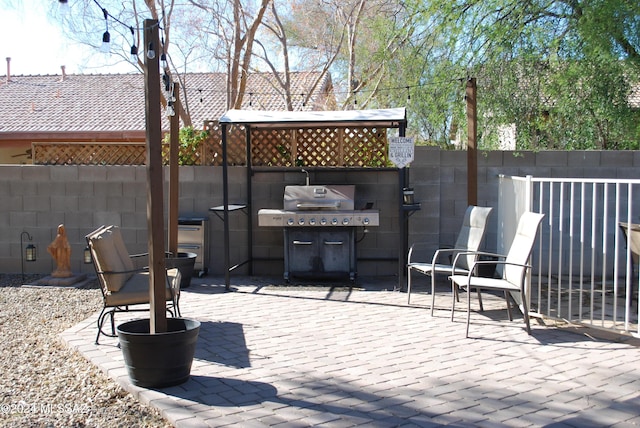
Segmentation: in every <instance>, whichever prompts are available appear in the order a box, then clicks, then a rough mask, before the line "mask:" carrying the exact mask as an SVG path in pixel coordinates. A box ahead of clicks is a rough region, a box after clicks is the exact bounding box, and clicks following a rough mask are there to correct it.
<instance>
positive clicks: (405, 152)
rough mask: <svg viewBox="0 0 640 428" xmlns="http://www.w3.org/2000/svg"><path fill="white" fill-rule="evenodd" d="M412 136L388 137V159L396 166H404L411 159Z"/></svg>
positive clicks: (412, 150) (412, 151) (412, 154)
mask: <svg viewBox="0 0 640 428" xmlns="http://www.w3.org/2000/svg"><path fill="white" fill-rule="evenodd" d="M414 151H415V150H414V144H413V137H391V138H389V160H390V161H391V162H393V164H394V165H395V166H397V167H398V168H404V167H405V166H407V165H409V164H410V163H411V162H412V161H413V156H414Z"/></svg>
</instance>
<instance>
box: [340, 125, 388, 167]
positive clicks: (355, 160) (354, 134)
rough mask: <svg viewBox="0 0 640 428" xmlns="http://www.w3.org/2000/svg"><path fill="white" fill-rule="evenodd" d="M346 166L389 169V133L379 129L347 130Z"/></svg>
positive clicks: (344, 144) (344, 159) (345, 139)
mask: <svg viewBox="0 0 640 428" xmlns="http://www.w3.org/2000/svg"><path fill="white" fill-rule="evenodd" d="M343 161H344V165H348V166H359V167H387V166H389V162H388V159H387V132H386V129H379V128H345V129H344V139H343Z"/></svg>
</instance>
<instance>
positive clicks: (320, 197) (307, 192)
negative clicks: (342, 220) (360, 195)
mask: <svg viewBox="0 0 640 428" xmlns="http://www.w3.org/2000/svg"><path fill="white" fill-rule="evenodd" d="M355 191H356V186H355V185H336V186H322V185H316V186H286V187H285V188H284V207H283V208H284V209H285V210H287V211H323V210H332V211H352V210H353V209H354V198H355Z"/></svg>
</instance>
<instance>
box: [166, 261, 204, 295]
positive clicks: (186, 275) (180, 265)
mask: <svg viewBox="0 0 640 428" xmlns="http://www.w3.org/2000/svg"><path fill="white" fill-rule="evenodd" d="M196 257H198V255H197V254H196V253H178V254H177V256H167V258H166V259H165V267H167V268H168V269H172V268H177V269H178V270H179V271H180V275H181V276H182V279H181V280H180V288H187V287H189V286H190V285H191V277H193V268H194V266H195V264H196Z"/></svg>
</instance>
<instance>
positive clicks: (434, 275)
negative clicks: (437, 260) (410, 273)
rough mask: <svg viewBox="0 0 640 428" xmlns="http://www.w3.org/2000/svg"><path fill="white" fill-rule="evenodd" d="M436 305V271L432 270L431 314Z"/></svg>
mask: <svg viewBox="0 0 640 428" xmlns="http://www.w3.org/2000/svg"><path fill="white" fill-rule="evenodd" d="M435 307H436V273H435V272H431V316H433V310H434V309H435Z"/></svg>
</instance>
